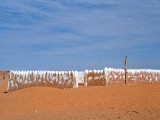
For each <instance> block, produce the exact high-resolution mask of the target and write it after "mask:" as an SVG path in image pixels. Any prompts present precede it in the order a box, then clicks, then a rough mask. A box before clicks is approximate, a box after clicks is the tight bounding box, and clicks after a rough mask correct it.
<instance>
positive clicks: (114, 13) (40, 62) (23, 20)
mask: <svg viewBox="0 0 160 120" xmlns="http://www.w3.org/2000/svg"><path fill="white" fill-rule="evenodd" d="M126 55H127V56H128V59H129V68H137V69H139V68H151V69H160V0H0V69H1V70H85V69H103V68H104V67H114V68H124V57H125V56H126Z"/></svg>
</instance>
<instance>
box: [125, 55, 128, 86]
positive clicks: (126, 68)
mask: <svg viewBox="0 0 160 120" xmlns="http://www.w3.org/2000/svg"><path fill="white" fill-rule="evenodd" d="M127 82H128V58H127V56H126V57H125V84H126V85H127Z"/></svg>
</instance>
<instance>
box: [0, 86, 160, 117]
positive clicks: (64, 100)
mask: <svg viewBox="0 0 160 120" xmlns="http://www.w3.org/2000/svg"><path fill="white" fill-rule="evenodd" d="M1 88H2V86H0V120H11V119H12V120H13V119H14V120H21V119H23V120H28V119H29V120H35V119H37V120H69V119H71V120H75V119H76V120H77V119H78V120H82V119H83V120H85V119H86V120H88V119H91V120H98V119H99V120H119V119H120V120H122V119H125V120H131V119H133V120H137V119H141V120H143V119H145V120H159V119H160V92H159V90H160V84H158V83H156V84H139V85H116V86H108V87H105V86H96V87H79V88H76V89H73V88H69V89H58V88H53V87H31V88H25V89H21V90H17V91H13V92H10V93H3V90H2V89H1Z"/></svg>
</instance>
